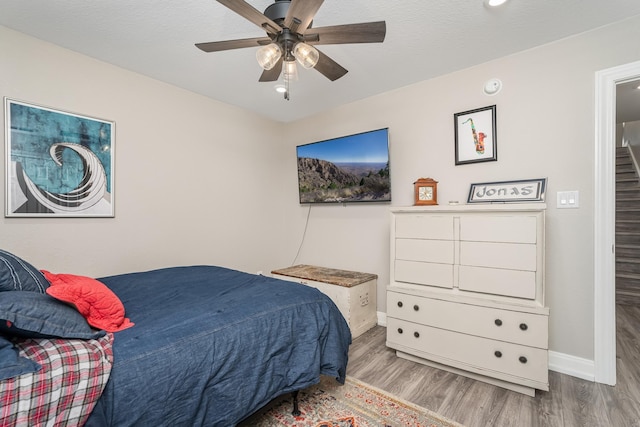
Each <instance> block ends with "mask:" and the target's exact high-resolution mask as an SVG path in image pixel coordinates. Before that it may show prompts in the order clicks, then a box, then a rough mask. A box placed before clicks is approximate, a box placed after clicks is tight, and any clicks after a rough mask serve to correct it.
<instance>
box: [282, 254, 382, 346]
mask: <svg viewBox="0 0 640 427" xmlns="http://www.w3.org/2000/svg"><path fill="white" fill-rule="evenodd" d="M271 274H272V275H273V277H275V278H278V279H282V280H289V281H292V282H298V283H301V284H303V285H307V286H311V287H313V288H316V289H318V290H319V291H320V292H322V293H324V294H325V295H327V296H328V297H329V298H331V300H332V301H333V302H334V303H335V305H336V306H337V307H338V310H340V313H341V314H342V316H343V317H344V318H345V320H346V321H347V323H348V324H349V328H350V329H351V337H352V338H356V337H358V336H360V335H362V334H363V333H364V332H366V331H368V330H369V329H371V328H373V327H374V326H376V324H377V323H378V316H377V313H376V286H377V281H378V276H377V275H375V274H371V273H360V272H358V271H349V270H338V269H335V268H326V267H317V266H314V265H304V264H301V265H294V266H293V267H288V268H283V269H280V270H273V271H272V272H271Z"/></svg>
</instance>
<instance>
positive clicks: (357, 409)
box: [240, 377, 462, 427]
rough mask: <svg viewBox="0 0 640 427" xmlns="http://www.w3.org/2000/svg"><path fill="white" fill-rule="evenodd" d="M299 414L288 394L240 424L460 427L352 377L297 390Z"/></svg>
mask: <svg viewBox="0 0 640 427" xmlns="http://www.w3.org/2000/svg"><path fill="white" fill-rule="evenodd" d="M298 402H299V409H300V412H301V414H300V415H299V416H293V415H292V414H291V411H292V409H293V399H292V396H291V394H289V395H286V396H282V397H281V398H279V399H276V400H275V401H273V402H272V403H271V404H269V405H267V406H266V407H265V408H263V409H262V410H260V411H258V413H256V414H254V415H253V416H252V417H251V418H249V419H248V420H246V421H244V422H243V423H241V424H240V426H247V427H248V426H253V427H276V426H296V427H307V426H308V427H462V425H461V424H458V423H456V422H454V421H450V420H447V419H446V418H443V417H441V416H439V415H437V414H435V413H433V412H431V411H429V410H428V409H425V408H421V407H419V406H417V405H414V404H412V403H410V402H407V401H405V400H402V399H400V398H398V397H395V396H392V395H390V394H388V393H386V392H384V391H382V390H380V389H377V388H375V387H372V386H370V385H368V384H365V383H363V382H361V381H358V380H356V379H355V378H349V377H347V381H346V383H345V384H344V385H343V386H342V385H340V384H338V382H337V381H336V380H335V379H333V378H327V377H323V379H322V381H320V384H318V385H315V386H313V387H310V388H308V389H306V390H302V391H301V392H300V393H299V394H298Z"/></svg>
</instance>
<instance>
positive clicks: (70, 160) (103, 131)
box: [4, 98, 115, 218]
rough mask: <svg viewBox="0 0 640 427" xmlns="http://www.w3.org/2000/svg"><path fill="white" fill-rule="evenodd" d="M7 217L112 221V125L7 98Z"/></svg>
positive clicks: (104, 121)
mask: <svg viewBox="0 0 640 427" xmlns="http://www.w3.org/2000/svg"><path fill="white" fill-rule="evenodd" d="M4 106H5V129H6V201H5V207H6V210H5V217H41V218H53V217H113V216H114V205H113V201H114V191H113V183H114V176H113V172H114V170H113V166H114V136H115V128H114V126H115V124H114V122H111V121H107V120H102V119H97V118H94V117H88V116H84V115H80V114H74V113H69V112H65V111H59V110H54V109H51V108H46V107H42V106H38V105H33V104H27V103H25V102H19V101H15V100H12V99H9V98H5V105H4Z"/></svg>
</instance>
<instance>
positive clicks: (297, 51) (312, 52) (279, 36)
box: [196, 0, 387, 100]
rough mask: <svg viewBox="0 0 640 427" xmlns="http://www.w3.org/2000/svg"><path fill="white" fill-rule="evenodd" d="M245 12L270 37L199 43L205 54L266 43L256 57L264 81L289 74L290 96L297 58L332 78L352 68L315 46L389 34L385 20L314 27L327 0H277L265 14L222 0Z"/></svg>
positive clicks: (372, 40) (237, 0) (286, 77)
mask: <svg viewBox="0 0 640 427" xmlns="http://www.w3.org/2000/svg"><path fill="white" fill-rule="evenodd" d="M217 1H218V3H221V4H223V5H224V6H226V7H228V8H229V9H231V10H232V11H234V12H236V13H237V14H239V15H240V16H242V17H244V18H246V19H247V20H249V21H251V22H253V23H254V24H256V25H257V26H259V27H260V28H262V29H263V30H264V31H265V32H266V33H267V35H266V36H265V37H254V38H249V39H239V40H226V41H219V42H208V43H197V44H196V47H198V48H199V49H201V50H203V51H205V52H219V51H223V50H231V49H241V48H246V47H256V46H260V49H258V51H257V52H256V58H257V60H258V63H259V64H260V66H261V67H262V68H263V69H264V71H263V72H262V75H261V76H260V79H259V81H261V82H273V81H277V80H278V78H279V77H280V74H281V73H282V74H283V78H284V82H285V94H284V97H285V99H287V100H288V99H289V81H290V80H291V79H292V78H294V77H295V76H296V73H297V71H296V61H298V63H300V64H301V65H302V66H303V67H305V68H315V69H316V70H317V71H318V72H320V73H321V74H322V75H324V76H325V77H327V78H328V79H329V80H331V81H334V80H337V79H339V78H340V77H342V76H344V75H345V74H346V73H347V70H346V69H345V68H344V67H342V66H341V65H340V64H338V63H337V62H335V61H334V60H333V59H331V58H330V57H328V56H327V55H325V54H324V53H322V52H320V51H319V50H318V49H316V48H315V47H314V46H315V45H326V44H348V43H381V42H382V41H384V38H385V35H386V31H387V30H386V23H385V21H377V22H365V23H359V24H345V25H334V26H330V27H319V28H312V21H313V17H314V15H315V14H316V12H317V11H318V9H319V8H320V6H321V5H322V3H323V2H324V0H275V3H273V4H271V5H270V6H268V7H267V8H266V9H265V11H264V13H261V12H260V11H259V10H257V9H255V8H254V7H253V6H251V5H250V4H248V3H247V2H246V1H245V0H217Z"/></svg>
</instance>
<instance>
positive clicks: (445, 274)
mask: <svg viewBox="0 0 640 427" xmlns="http://www.w3.org/2000/svg"><path fill="white" fill-rule="evenodd" d="M394 277H395V279H396V281H398V282H405V283H415V284H417V285H428V286H437V287H440V288H449V289H451V288H453V264H436V263H432V262H417V261H404V260H396V261H395V263H394Z"/></svg>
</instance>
